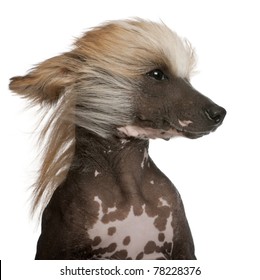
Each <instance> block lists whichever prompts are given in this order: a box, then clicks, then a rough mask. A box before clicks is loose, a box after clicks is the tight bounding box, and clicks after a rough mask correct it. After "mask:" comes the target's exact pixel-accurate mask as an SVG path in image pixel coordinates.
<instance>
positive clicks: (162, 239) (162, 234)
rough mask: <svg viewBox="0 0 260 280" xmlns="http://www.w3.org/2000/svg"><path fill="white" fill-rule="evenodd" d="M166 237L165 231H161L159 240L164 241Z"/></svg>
mask: <svg viewBox="0 0 260 280" xmlns="http://www.w3.org/2000/svg"><path fill="white" fill-rule="evenodd" d="M164 239H165V235H164V233H163V232H160V233H159V234H158V240H159V241H161V242H163V241H164Z"/></svg>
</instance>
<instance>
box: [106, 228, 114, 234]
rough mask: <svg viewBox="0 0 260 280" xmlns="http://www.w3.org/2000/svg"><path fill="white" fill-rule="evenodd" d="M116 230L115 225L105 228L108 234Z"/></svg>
mask: <svg viewBox="0 0 260 280" xmlns="http://www.w3.org/2000/svg"><path fill="white" fill-rule="evenodd" d="M115 232H116V227H110V228H108V230H107V234H108V235H113V234H114V233H115Z"/></svg>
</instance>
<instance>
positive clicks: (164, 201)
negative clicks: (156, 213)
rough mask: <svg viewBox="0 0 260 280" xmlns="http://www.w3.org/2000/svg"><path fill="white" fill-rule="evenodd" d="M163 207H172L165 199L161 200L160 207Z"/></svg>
mask: <svg viewBox="0 0 260 280" xmlns="http://www.w3.org/2000/svg"><path fill="white" fill-rule="evenodd" d="M162 206H168V207H169V206H170V205H169V203H168V202H167V201H166V200H165V199H163V198H161V197H160V198H159V205H158V207H162Z"/></svg>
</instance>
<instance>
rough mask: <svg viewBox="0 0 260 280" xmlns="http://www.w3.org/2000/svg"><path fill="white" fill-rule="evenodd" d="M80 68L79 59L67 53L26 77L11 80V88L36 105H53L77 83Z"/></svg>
mask: <svg viewBox="0 0 260 280" xmlns="http://www.w3.org/2000/svg"><path fill="white" fill-rule="evenodd" d="M79 68H80V62H79V59H77V57H76V56H74V55H72V53H65V54H62V55H59V56H55V57H53V58H50V59H48V60H46V61H44V62H42V63H40V64H39V65H38V66H36V67H35V68H34V69H32V70H31V72H29V73H28V74H27V75H26V76H22V77H21V76H18V77H13V78H11V82H10V84H9V88H10V89H11V90H12V91H14V92H16V93H19V94H21V95H22V96H24V97H26V98H28V99H30V100H32V101H33V102H34V103H36V104H37V103H47V104H52V103H55V102H56V101H57V100H58V99H59V97H60V96H61V95H62V94H63V93H64V91H65V89H66V88H67V87H68V86H70V85H71V84H73V83H74V82H75V81H76V77H77V75H76V73H77V71H78V69H79Z"/></svg>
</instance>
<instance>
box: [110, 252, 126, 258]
mask: <svg viewBox="0 0 260 280" xmlns="http://www.w3.org/2000/svg"><path fill="white" fill-rule="evenodd" d="M126 258H127V251H126V250H120V251H117V252H115V253H114V254H113V255H112V256H111V259H116V260H125V259H126Z"/></svg>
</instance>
